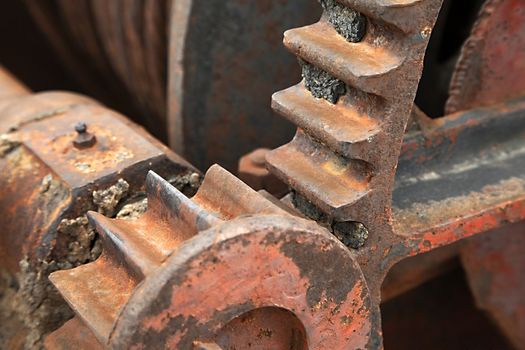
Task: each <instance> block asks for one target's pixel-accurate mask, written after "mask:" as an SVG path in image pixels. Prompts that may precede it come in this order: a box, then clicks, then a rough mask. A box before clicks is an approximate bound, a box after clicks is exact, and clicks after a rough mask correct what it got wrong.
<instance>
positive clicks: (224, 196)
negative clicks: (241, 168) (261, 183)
mask: <svg viewBox="0 0 525 350" xmlns="http://www.w3.org/2000/svg"><path fill="white" fill-rule="evenodd" d="M193 200H194V201H195V202H197V203H200V204H201V205H203V206H204V207H207V208H220V211H221V216H222V217H223V218H225V219H232V218H235V217H237V216H240V215H246V214H279V215H288V213H287V212H286V211H284V210H282V209H281V208H280V207H278V206H276V205H275V204H274V203H272V202H271V201H270V200H268V199H266V198H264V197H263V196H261V195H260V194H259V193H257V192H256V191H254V190H253V189H252V188H251V187H250V186H248V185H246V184H245V183H244V182H242V181H241V180H239V179H238V178H237V177H235V176H234V175H232V174H231V173H230V172H228V171H227V170H226V169H224V168H222V167H221V166H219V165H217V164H215V165H213V166H211V167H210V169H209V170H208V172H207V173H206V176H205V178H204V181H203V183H202V185H201V188H200V189H199V191H198V192H197V194H196V195H195V197H193Z"/></svg>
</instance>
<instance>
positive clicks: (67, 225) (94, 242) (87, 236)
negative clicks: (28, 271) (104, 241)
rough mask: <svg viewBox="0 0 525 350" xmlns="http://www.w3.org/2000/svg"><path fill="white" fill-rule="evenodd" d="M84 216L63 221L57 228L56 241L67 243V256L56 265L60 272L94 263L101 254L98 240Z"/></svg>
mask: <svg viewBox="0 0 525 350" xmlns="http://www.w3.org/2000/svg"><path fill="white" fill-rule="evenodd" d="M96 238H97V234H96V232H95V230H94V229H93V228H92V227H91V226H90V225H89V222H88V219H87V217H86V216H85V215H83V216H80V217H78V218H75V219H63V220H62V221H60V224H59V225H58V228H57V239H58V240H60V241H61V242H67V254H66V256H65V257H64V259H63V260H62V261H60V262H58V263H57V266H58V268H59V269H60V270H65V269H71V268H73V267H77V266H79V265H82V264H85V263H88V262H91V261H95V260H96V259H97V258H98V257H99V255H100V253H101V252H102V246H101V243H100V240H98V239H96Z"/></svg>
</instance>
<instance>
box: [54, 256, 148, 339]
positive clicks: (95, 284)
mask: <svg viewBox="0 0 525 350" xmlns="http://www.w3.org/2000/svg"><path fill="white" fill-rule="evenodd" d="M49 279H50V281H51V282H52V283H53V285H54V286H55V287H56V288H57V289H58V290H59V292H60V294H61V295H62V296H63V297H64V299H65V300H66V301H67V303H68V304H69V305H70V306H71V307H72V308H73V310H75V312H76V314H77V315H78V316H79V317H80V318H81V319H82V320H83V321H84V323H85V324H86V325H87V326H88V328H89V329H90V330H91V331H92V332H93V334H94V335H95V336H96V337H97V339H98V341H99V342H100V343H101V344H105V343H106V342H107V340H108V339H109V335H110V333H111V330H112V328H113V324H114V322H115V320H116V319H117V316H118V313H119V311H120V309H121V308H122V307H123V306H124V304H125V302H126V300H127V299H128V298H129V297H130V295H131V293H132V292H133V289H134V288H135V287H136V285H137V284H138V281H137V280H136V279H135V278H133V277H132V276H130V274H129V271H128V270H127V269H126V268H124V267H123V266H121V265H118V264H115V263H114V262H113V261H112V260H111V259H110V258H109V257H108V256H106V255H105V254H103V255H102V256H101V257H100V258H99V259H98V260H97V261H95V262H93V263H90V264H87V265H83V266H79V267H76V268H74V269H71V270H62V271H56V272H53V273H52V274H51V275H50V276H49Z"/></svg>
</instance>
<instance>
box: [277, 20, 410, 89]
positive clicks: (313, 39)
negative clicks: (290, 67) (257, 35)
mask: <svg viewBox="0 0 525 350" xmlns="http://www.w3.org/2000/svg"><path fill="white" fill-rule="evenodd" d="M284 45H285V46H286V47H287V48H288V50H290V51H291V52H292V53H293V54H295V55H296V56H299V57H300V58H301V59H303V60H304V61H306V62H308V63H310V64H313V65H315V66H316V67H319V68H321V69H322V70H323V71H325V72H328V73H330V74H331V75H333V76H335V77H337V78H339V79H341V80H342V81H344V82H345V83H346V84H347V85H349V86H352V87H355V88H358V89H360V90H362V91H365V92H368V93H372V94H376V95H380V96H389V95H390V94H392V93H393V91H392V89H390V88H389V86H388V85H386V84H384V77H385V76H386V75H389V74H394V73H395V72H396V70H397V69H398V68H399V67H400V66H401V65H402V63H403V61H404V60H405V57H404V56H403V54H402V53H400V52H395V51H394V48H388V47H379V46H376V45H374V44H373V43H372V42H371V41H368V40H367V41H361V42H357V43H349V42H348V41H347V40H346V39H345V38H344V37H342V36H341V35H339V34H338V33H337V32H336V30H335V29H334V27H333V26H332V25H331V24H330V23H327V22H325V21H321V22H318V23H315V24H312V25H309V26H306V27H302V28H297V29H291V30H288V31H287V32H285V34H284ZM342 62H344V64H341V63H342Z"/></svg>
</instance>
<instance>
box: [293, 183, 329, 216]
mask: <svg viewBox="0 0 525 350" xmlns="http://www.w3.org/2000/svg"><path fill="white" fill-rule="evenodd" d="M291 197H292V204H293V206H294V207H295V208H296V209H297V210H299V212H301V213H302V214H303V215H304V216H306V217H307V218H309V219H312V220H314V221H317V222H319V223H324V222H327V221H328V217H327V216H326V214H325V213H323V212H322V211H321V210H319V209H318V208H317V207H316V206H315V205H314V204H313V203H311V202H310V201H308V199H306V198H304V197H303V196H302V195H300V194H299V193H297V192H295V191H292V192H291Z"/></svg>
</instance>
